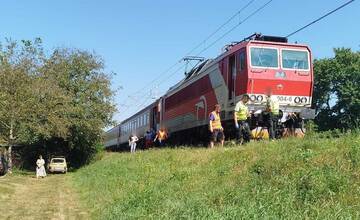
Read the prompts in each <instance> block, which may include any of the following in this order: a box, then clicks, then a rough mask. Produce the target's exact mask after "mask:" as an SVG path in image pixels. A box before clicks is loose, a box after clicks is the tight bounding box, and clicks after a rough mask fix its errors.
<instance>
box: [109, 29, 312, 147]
mask: <svg viewBox="0 0 360 220" xmlns="http://www.w3.org/2000/svg"><path fill="white" fill-rule="evenodd" d="M269 90H270V91H271V92H272V94H273V95H274V96H275V97H277V99H278V102H279V104H280V110H281V113H282V114H281V115H282V118H281V120H279V124H280V125H281V126H280V128H279V130H280V131H279V132H280V133H283V131H284V129H286V128H288V129H290V127H291V128H299V129H302V126H303V124H302V122H303V119H309V118H313V117H314V111H313V110H312V109H311V99H312V92H313V67H312V62H311V51H310V49H309V47H308V46H306V45H300V44H290V43H288V42H287V39H286V38H283V37H273V36H264V35H260V34H254V35H252V36H250V37H248V38H246V39H244V40H243V41H241V42H237V43H233V44H231V45H227V46H226V47H225V52H224V53H222V54H221V55H220V56H218V57H217V58H215V59H209V60H206V61H204V62H202V63H201V64H199V65H198V66H197V67H195V68H193V69H192V70H191V71H190V72H189V73H187V74H186V77H185V78H184V79H183V80H182V81H181V82H179V83H178V84H176V85H175V86H173V87H171V88H170V89H169V90H168V91H167V92H166V94H164V95H163V96H162V97H161V98H159V99H158V100H157V101H156V102H154V103H152V104H151V105H149V106H148V107H146V108H144V109H143V110H141V111H140V112H138V113H136V114H135V115H133V116H132V117H130V118H128V119H126V120H125V121H123V122H122V123H120V124H119V125H118V126H116V127H114V128H113V129H111V130H110V131H108V132H107V134H106V138H105V141H106V142H105V146H106V147H111V146H115V145H120V144H123V143H125V142H127V139H128V137H129V135H130V134H136V135H137V136H142V135H143V134H144V133H145V132H146V130H149V129H154V130H158V129H159V128H160V127H162V128H165V129H166V130H167V131H168V133H169V141H170V142H171V143H173V144H184V143H188V144H191V143H199V142H202V141H206V140H208V123H209V122H208V115H209V113H210V112H211V111H212V110H213V107H214V105H215V104H220V105H221V109H222V112H221V119H222V123H223V126H224V128H225V135H226V137H229V138H231V137H233V136H234V135H235V131H234V124H233V116H232V115H233V111H234V106H235V104H236V102H237V101H238V100H239V99H240V97H241V96H242V95H243V94H248V95H249V96H250V103H249V109H250V110H252V111H253V112H259V111H261V110H263V109H264V108H265V101H266V96H265V95H266V93H267V92H268V91H269ZM289 121H290V122H291V123H289ZM262 126H263V124H262V122H261V114H259V115H256V114H255V115H253V116H252V118H251V127H252V128H255V127H262Z"/></svg>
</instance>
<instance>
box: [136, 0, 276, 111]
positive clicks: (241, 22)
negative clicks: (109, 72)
mask: <svg viewBox="0 0 360 220" xmlns="http://www.w3.org/2000/svg"><path fill="white" fill-rule="evenodd" d="M272 1H273V0H269V1H267V2H266V3H265V4H263V5H261V6H260V7H259V8H257V9H256V10H255V11H253V12H252V13H251V14H250V15H248V16H246V17H245V18H244V19H243V20H241V21H239V22H238V23H237V24H236V25H235V26H233V27H232V28H231V29H230V30H228V31H227V32H226V33H225V34H223V35H221V36H220V37H219V38H217V39H216V40H215V41H213V42H212V43H211V44H210V45H208V46H207V47H205V48H204V49H203V50H201V51H200V52H199V53H197V54H196V56H198V55H200V54H202V53H203V52H205V51H206V50H208V49H209V48H211V47H212V46H214V45H215V44H216V43H217V42H219V41H220V40H221V39H223V38H224V37H225V36H227V35H228V34H230V33H231V32H232V31H234V30H235V29H236V28H237V27H239V26H240V25H241V24H243V23H244V22H246V21H247V20H249V19H250V18H251V17H252V16H254V15H255V14H257V13H259V12H260V11H261V10H262V9H264V8H265V7H266V6H267V5H269V4H270V3H271V2H272ZM243 8H244V7H243ZM184 67H185V64H184V65H182V66H180V67H179V68H178V69H176V71H174V72H173V73H171V74H170V75H169V76H168V77H167V78H165V79H163V80H162V81H160V82H159V83H158V84H157V86H160V85H161V84H163V83H164V82H166V81H168V80H169V79H170V78H171V77H172V76H174V75H175V74H176V73H177V72H178V71H179V70H181V69H182V68H184ZM137 108H139V107H137Z"/></svg>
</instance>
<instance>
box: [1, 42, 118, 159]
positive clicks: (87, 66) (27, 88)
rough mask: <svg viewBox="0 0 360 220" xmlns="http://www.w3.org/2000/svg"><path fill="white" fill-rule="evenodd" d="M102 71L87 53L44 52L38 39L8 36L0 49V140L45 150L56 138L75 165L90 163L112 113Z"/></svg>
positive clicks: (100, 63) (106, 77)
mask: <svg viewBox="0 0 360 220" xmlns="http://www.w3.org/2000/svg"><path fill="white" fill-rule="evenodd" d="M103 69H104V64H103V61H102V60H101V58H100V57H98V56H96V55H95V54H93V53H89V52H87V51H82V50H78V49H67V48H58V49H55V50H54V51H53V52H51V53H50V55H48V56H46V55H45V54H44V52H43V47H42V42H41V40H40V39H36V40H34V41H21V42H20V43H19V42H15V41H11V40H8V41H7V42H6V44H5V45H4V46H3V47H1V51H0V88H1V89H0V140H2V143H0V144H3V145H8V146H12V145H19V144H21V145H32V146H38V145H43V147H45V151H46V152H47V146H49V145H52V141H53V140H60V142H61V143H63V146H59V147H60V148H63V151H64V152H70V155H71V158H73V159H74V160H76V161H75V163H73V165H75V166H79V165H81V164H84V163H86V162H88V161H89V159H91V158H92V156H93V154H94V153H96V151H97V150H96V145H97V144H98V143H99V142H100V141H101V134H102V132H103V131H102V129H103V128H104V127H106V126H107V125H108V124H109V123H110V122H111V117H112V113H113V112H114V106H113V104H112V102H111V101H112V96H113V93H112V91H111V90H110V75H108V74H106V73H105V72H103ZM33 149H34V150H36V149H37V148H35V147H34V148H33Z"/></svg>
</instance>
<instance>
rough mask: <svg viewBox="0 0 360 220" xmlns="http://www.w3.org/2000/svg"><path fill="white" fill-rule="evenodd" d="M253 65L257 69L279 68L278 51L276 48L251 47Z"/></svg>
mask: <svg viewBox="0 0 360 220" xmlns="http://www.w3.org/2000/svg"><path fill="white" fill-rule="evenodd" d="M250 53H251V65H252V66H255V67H271V68H277V67H278V66H279V64H278V51H277V49H275V48H261V47H251V49H250Z"/></svg>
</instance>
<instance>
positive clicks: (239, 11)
mask: <svg viewBox="0 0 360 220" xmlns="http://www.w3.org/2000/svg"><path fill="white" fill-rule="evenodd" d="M255 1H256V0H250V1H249V2H248V3H247V4H246V5H245V6H243V7H242V8H241V9H240V10H238V11H237V12H236V13H235V14H233V15H232V16H231V17H230V18H229V19H227V20H226V21H225V22H224V23H223V24H221V25H220V26H219V27H218V28H217V29H216V30H215V31H213V32H212V33H211V34H210V35H208V36H207V37H206V38H205V40H203V41H201V42H200V43H199V44H197V45H196V46H195V47H193V48H192V49H191V50H190V51H189V52H187V53H186V55H188V54H191V53H192V52H194V51H195V50H196V49H198V48H199V47H200V46H201V45H202V44H203V43H204V42H206V41H207V40H209V39H210V38H211V37H213V36H214V35H215V34H216V33H217V32H219V31H220V30H221V29H222V28H223V27H225V26H226V25H227V24H228V23H229V22H231V21H232V20H234V18H236V17H237V16H238V15H240V13H241V12H243V11H244V10H245V9H246V8H247V7H249V6H250V5H251V4H252V3H253V2H255ZM182 58H183V57H181V58H179V59H178V60H177V61H176V62H175V63H174V64H172V65H171V66H170V67H169V68H167V69H166V70H165V71H163V72H161V74H159V75H158V76H157V77H155V78H154V79H153V80H152V81H150V82H149V83H147V84H146V85H145V86H144V87H143V88H140V89H139V90H137V91H136V92H134V94H136V93H139V92H141V91H143V90H144V89H145V88H147V87H149V86H150V85H151V84H153V83H154V82H156V81H157V80H158V79H160V78H161V77H163V75H164V74H166V73H168V72H169V71H170V70H172V69H173V68H175V66H177V65H178V64H179V63H180V62H181V61H182Z"/></svg>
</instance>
